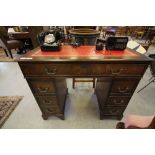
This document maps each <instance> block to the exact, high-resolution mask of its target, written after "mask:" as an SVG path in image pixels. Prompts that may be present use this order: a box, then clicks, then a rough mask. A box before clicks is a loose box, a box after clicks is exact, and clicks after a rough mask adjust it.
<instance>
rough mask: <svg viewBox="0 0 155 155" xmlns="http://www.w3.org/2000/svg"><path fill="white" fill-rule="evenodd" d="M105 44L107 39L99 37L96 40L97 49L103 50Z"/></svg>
mask: <svg viewBox="0 0 155 155" xmlns="http://www.w3.org/2000/svg"><path fill="white" fill-rule="evenodd" d="M104 46H105V40H103V39H97V41H96V50H103V49H104Z"/></svg>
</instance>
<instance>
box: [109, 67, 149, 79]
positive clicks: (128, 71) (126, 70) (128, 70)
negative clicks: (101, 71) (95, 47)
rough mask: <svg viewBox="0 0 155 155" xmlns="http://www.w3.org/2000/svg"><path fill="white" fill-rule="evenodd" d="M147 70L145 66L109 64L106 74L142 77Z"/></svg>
mask: <svg viewBox="0 0 155 155" xmlns="http://www.w3.org/2000/svg"><path fill="white" fill-rule="evenodd" d="M145 69H146V65H144V64H107V66H106V73H107V74H111V75H114V76H119V75H142V74H143V73H144V71H145Z"/></svg>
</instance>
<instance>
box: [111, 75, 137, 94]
mask: <svg viewBox="0 0 155 155" xmlns="http://www.w3.org/2000/svg"><path fill="white" fill-rule="evenodd" d="M138 82H139V79H135V78H129V79H115V80H114V81H113V83H112V88H111V93H133V91H134V90H135V88H136V86H137V84H138Z"/></svg>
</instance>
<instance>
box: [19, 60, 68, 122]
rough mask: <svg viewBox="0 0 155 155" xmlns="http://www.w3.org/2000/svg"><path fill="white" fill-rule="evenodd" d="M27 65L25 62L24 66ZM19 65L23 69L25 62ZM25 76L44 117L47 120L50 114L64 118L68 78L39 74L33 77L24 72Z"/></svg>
mask: <svg viewBox="0 0 155 155" xmlns="http://www.w3.org/2000/svg"><path fill="white" fill-rule="evenodd" d="M25 65H26V63H24V67H25ZM32 65H33V64H32ZM35 65H36V64H35ZM19 66H20V68H21V70H22V71H23V68H22V67H23V63H19ZM28 67H30V64H28ZM31 67H32V68H33V66H31ZM38 69H39V68H38ZM34 72H35V71H34ZM24 76H25V78H26V80H27V83H28V85H29V87H30V88H31V91H32V93H33V95H34V97H35V99H36V101H37V103H38V106H39V107H40V110H41V112H42V117H43V119H44V120H46V119H48V117H49V116H56V117H59V118H60V119H62V120H64V112H65V101H66V96H67V85H66V79H65V78H63V77H52V76H51V75H50V77H49V76H42V75H39V74H38V75H37V74H36V75H35V76H33V77H32V76H31V75H29V74H24Z"/></svg>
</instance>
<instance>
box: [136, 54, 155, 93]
mask: <svg viewBox="0 0 155 155" xmlns="http://www.w3.org/2000/svg"><path fill="white" fill-rule="evenodd" d="M149 57H150V58H152V59H154V61H152V62H151V64H150V71H151V74H152V77H151V78H150V79H149V82H148V83H147V84H146V85H145V86H143V87H142V88H141V89H140V90H139V91H138V92H137V93H139V92H141V91H142V90H143V89H144V88H146V87H147V86H149V85H150V84H151V83H152V82H155V54H150V55H149Z"/></svg>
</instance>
